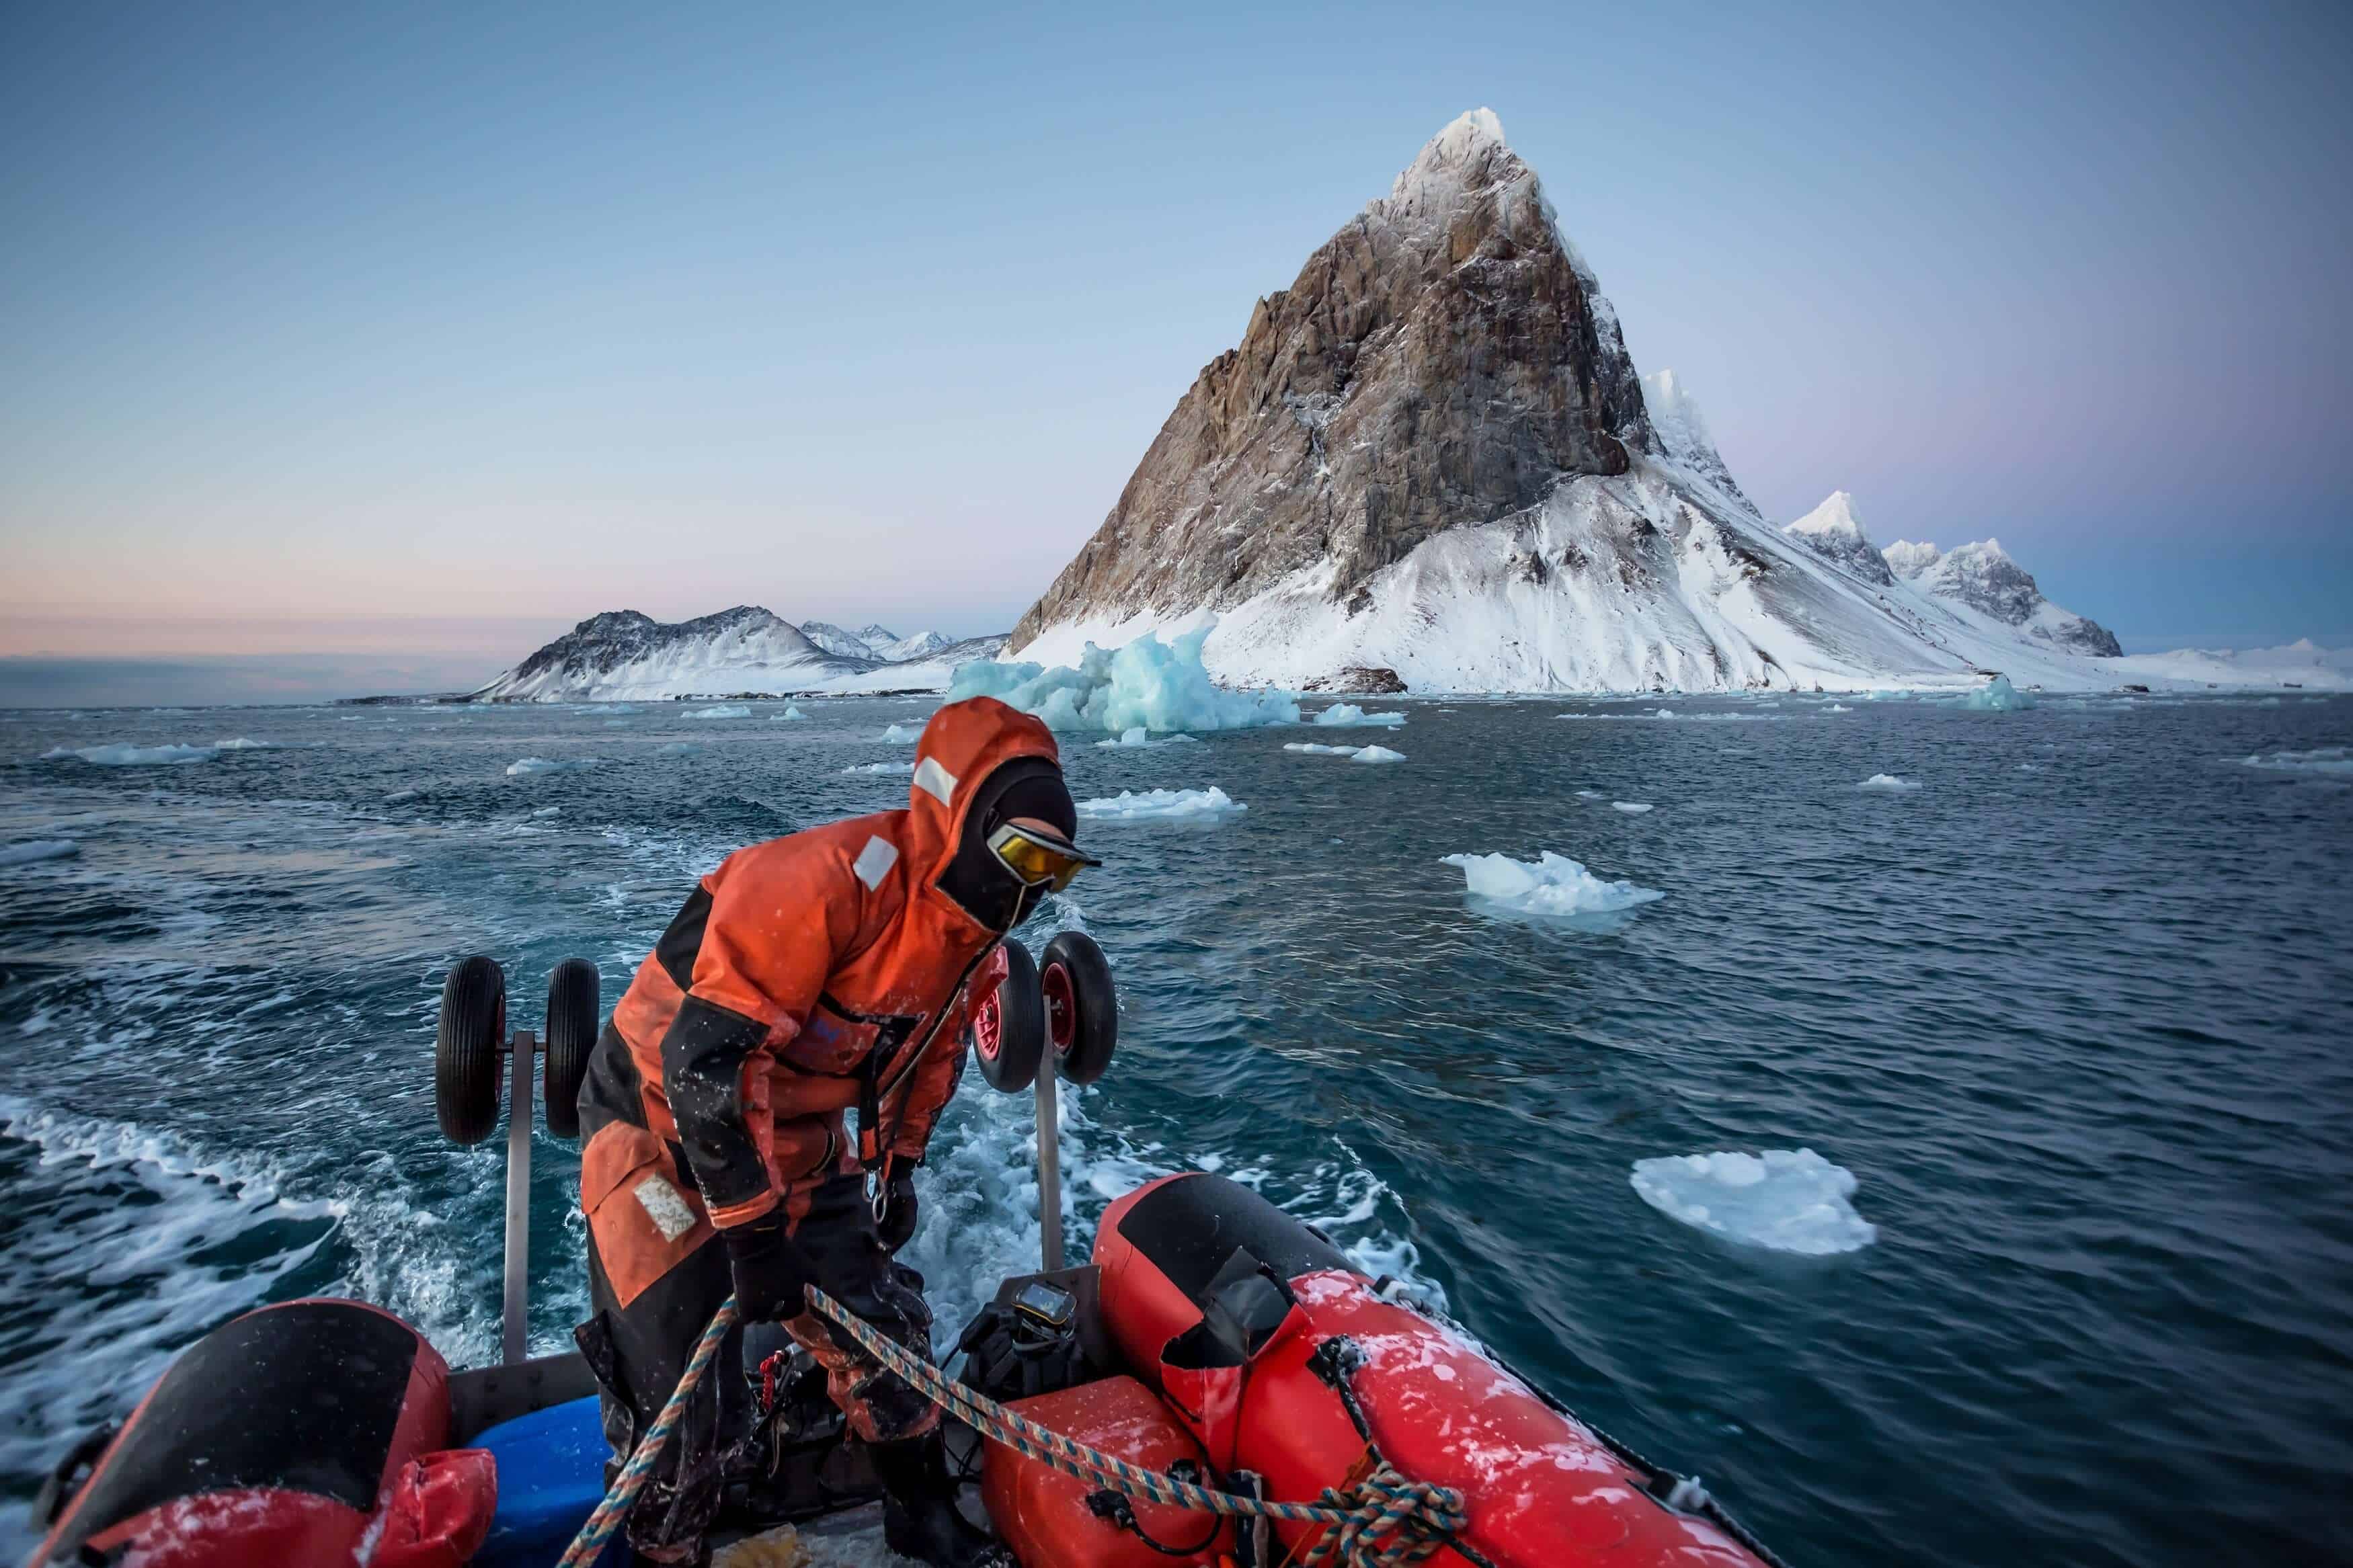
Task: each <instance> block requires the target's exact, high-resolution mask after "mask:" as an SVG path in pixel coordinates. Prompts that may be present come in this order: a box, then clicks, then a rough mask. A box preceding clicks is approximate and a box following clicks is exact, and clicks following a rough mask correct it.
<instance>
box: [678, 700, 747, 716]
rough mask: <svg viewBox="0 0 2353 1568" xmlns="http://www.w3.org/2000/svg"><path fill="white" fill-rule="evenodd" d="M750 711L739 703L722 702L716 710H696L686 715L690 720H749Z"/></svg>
mask: <svg viewBox="0 0 2353 1568" xmlns="http://www.w3.org/2000/svg"><path fill="white" fill-rule="evenodd" d="M751 716H752V710H750V709H749V708H746V707H744V705H743V704H742V703H740V702H723V703H721V704H720V705H719V706H718V707H716V708H703V709H698V710H696V711H694V712H692V713H690V714H688V715H687V717H688V718H690V719H749V718H750V717H751Z"/></svg>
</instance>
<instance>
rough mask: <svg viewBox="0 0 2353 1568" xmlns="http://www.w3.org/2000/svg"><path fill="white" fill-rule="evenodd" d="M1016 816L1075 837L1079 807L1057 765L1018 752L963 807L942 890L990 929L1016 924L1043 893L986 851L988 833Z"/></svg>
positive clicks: (1001, 928)
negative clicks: (961, 824) (1024, 817)
mask: <svg viewBox="0 0 2353 1568" xmlns="http://www.w3.org/2000/svg"><path fill="white" fill-rule="evenodd" d="M1017 816H1028V817H1034V818H1036V819H1037V820H1038V821H1039V822H1043V823H1049V824H1050V825H1051V826H1053V827H1054V828H1055V830H1056V831H1058V832H1059V833H1060V834H1061V835H1062V837H1065V838H1070V839H1072V840H1075V839H1076V837H1077V835H1078V831H1079V808H1078V807H1077V806H1076V805H1073V804H1071V792H1070V789H1069V787H1068V786H1067V785H1065V784H1063V783H1062V770H1061V769H1060V768H1058V767H1056V766H1055V765H1054V764H1053V763H1050V762H1048V761H1047V760H1046V759H1045V758H1043V757H1016V758H1014V759H1013V760H1012V761H1011V762H1009V763H1006V764H1005V765H1004V766H1003V767H1000V768H998V769H997V771H996V772H995V773H991V774H989V775H988V776H987V778H985V779H983V780H981V781H980V787H979V788H978V789H976V790H975V791H973V792H972V804H971V805H968V806H966V807H965V813H964V826H963V831H962V832H961V833H960V834H959V835H958V837H957V838H956V851H955V858H954V859H952V860H950V861H949V862H948V868H947V869H946V870H945V871H944V872H943V873H941V875H940V890H941V891H942V892H944V893H945V894H946V895H947V896H948V897H949V898H951V899H954V900H955V901H956V902H957V904H958V905H960V906H961V907H962V908H963V910H964V911H965V913H966V914H968V915H970V916H972V918H973V919H975V920H976V921H979V922H980V923H981V924H983V925H985V926H987V928H988V929H989V930H991V931H1011V930H1012V929H1013V928H1014V927H1015V926H1018V925H1019V924H1020V923H1021V922H1022V921H1025V920H1027V919H1028V918H1029V911H1030V910H1034V909H1036V908H1037V907H1038V900H1039V899H1042V898H1044V897H1045V896H1046V889H1044V888H1043V887H1036V888H1032V887H1029V886H1028V885H1027V884H1025V883H1024V882H1023V881H1022V880H1021V879H1019V878H1018V877H1016V876H1015V875H1014V874H1013V872H1012V871H1011V869H1010V868H1008V867H1007V866H1006V864H1005V862H1004V861H1002V860H999V859H998V858H997V857H996V856H995V855H993V854H991V853H990V852H989V847H988V836H989V835H990V834H992V833H994V832H996V831H997V829H998V828H1000V827H1002V826H1005V825H1006V824H1007V823H1008V822H1010V821H1012V820H1013V819H1014V818H1015V817H1017Z"/></svg>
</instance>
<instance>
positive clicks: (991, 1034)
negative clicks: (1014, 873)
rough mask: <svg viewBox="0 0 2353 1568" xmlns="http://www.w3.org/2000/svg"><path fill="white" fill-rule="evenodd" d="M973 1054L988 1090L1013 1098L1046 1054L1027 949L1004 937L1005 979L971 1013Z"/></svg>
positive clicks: (1042, 1004) (1034, 966) (1042, 1011)
mask: <svg viewBox="0 0 2353 1568" xmlns="http://www.w3.org/2000/svg"><path fill="white" fill-rule="evenodd" d="M972 1053H973V1055H974V1056H976V1057H978V1058H980V1076H981V1077H983V1078H985V1079H987V1080H988V1087H989V1088H991V1089H1002V1090H1004V1091H1005V1092H1006V1093H1007V1094H1018V1093H1019V1092H1020V1091H1021V1090H1023V1089H1028V1088H1029V1086H1030V1084H1031V1083H1033V1082H1035V1081H1036V1080H1037V1077H1038V1064H1039V1061H1040V1060H1042V1059H1043V1058H1044V1057H1045V1054H1046V999H1045V997H1044V995H1043V994H1040V993H1039V989H1038V963H1037V961H1036V960H1035V959H1033V958H1031V957H1030V956H1029V949H1028V948H1026V947H1024V946H1022V945H1021V944H1020V943H1019V942H1015V941H1014V940H1013V939H1012V938H1011V937H1008V938H1006V939H1005V978H1004V979H1003V980H1002V981H1000V982H998V983H997V989H996V990H994V991H992V992H990V993H989V994H987V995H986V996H984V997H982V998H981V999H980V1003H979V1005H977V1006H976V1007H975V1008H974V1009H973V1010H972Z"/></svg>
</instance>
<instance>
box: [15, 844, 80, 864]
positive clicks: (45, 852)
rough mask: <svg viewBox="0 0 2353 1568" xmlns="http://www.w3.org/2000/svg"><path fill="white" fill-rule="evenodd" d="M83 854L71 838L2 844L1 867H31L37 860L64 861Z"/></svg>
mask: <svg viewBox="0 0 2353 1568" xmlns="http://www.w3.org/2000/svg"><path fill="white" fill-rule="evenodd" d="M80 853H81V846H80V845H79V844H77V843H75V842H74V841H73V840H72V839H70V838H33V839H28V840H26V842H25V843H22V844H0V866H29V865H31V864H33V862H35V861H36V860H62V859H64V858H66V857H67V856H69V855H79V854H80Z"/></svg>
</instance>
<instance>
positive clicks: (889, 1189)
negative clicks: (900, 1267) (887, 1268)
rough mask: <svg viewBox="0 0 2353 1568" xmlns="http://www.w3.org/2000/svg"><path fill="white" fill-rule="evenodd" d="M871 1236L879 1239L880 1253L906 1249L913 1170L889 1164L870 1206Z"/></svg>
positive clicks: (911, 1220)
mask: <svg viewBox="0 0 2353 1568" xmlns="http://www.w3.org/2000/svg"><path fill="white" fill-rule="evenodd" d="M874 1233H875V1234H876V1235H877V1236H879V1237H881V1238H882V1250H883V1251H885V1252H896V1251H898V1250H899V1249H900V1248H901V1247H904V1246H906V1245H907V1240H908V1238H909V1237H912V1236H913V1235H914V1234H915V1169H914V1167H913V1165H907V1164H902V1163H900V1162H899V1161H897V1160H893V1161H892V1162H891V1170H890V1173H889V1175H887V1176H886V1177H885V1178H884V1179H883V1182H882V1192H881V1196H880V1197H879V1198H878V1199H877V1200H876V1201H875V1205H874Z"/></svg>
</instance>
